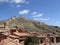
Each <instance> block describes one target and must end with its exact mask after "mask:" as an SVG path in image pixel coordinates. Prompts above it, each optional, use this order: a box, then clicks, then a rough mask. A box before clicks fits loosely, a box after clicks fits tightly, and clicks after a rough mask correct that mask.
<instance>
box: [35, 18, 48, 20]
mask: <svg viewBox="0 0 60 45" xmlns="http://www.w3.org/2000/svg"><path fill="white" fill-rule="evenodd" d="M34 20H37V21H39V20H42V21H48V20H49V18H34Z"/></svg>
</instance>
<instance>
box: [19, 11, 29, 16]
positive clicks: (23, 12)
mask: <svg viewBox="0 0 60 45" xmlns="http://www.w3.org/2000/svg"><path fill="white" fill-rule="evenodd" d="M29 12H30V11H29V10H22V11H19V14H20V15H22V14H28V13H29Z"/></svg>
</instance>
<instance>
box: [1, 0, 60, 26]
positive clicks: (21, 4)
mask: <svg viewBox="0 0 60 45" xmlns="http://www.w3.org/2000/svg"><path fill="white" fill-rule="evenodd" d="M20 15H23V16H24V17H26V18H30V19H32V20H36V21H40V22H44V23H46V24H48V25H56V26H60V0H0V20H5V19H9V18H10V17H12V16H17V17H19V16H20Z"/></svg>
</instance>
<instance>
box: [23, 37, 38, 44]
mask: <svg viewBox="0 0 60 45" xmlns="http://www.w3.org/2000/svg"><path fill="white" fill-rule="evenodd" d="M35 44H39V40H38V38H37V37H36V36H31V37H27V38H26V39H25V42H24V45H35Z"/></svg>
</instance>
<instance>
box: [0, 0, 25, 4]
mask: <svg viewBox="0 0 60 45" xmlns="http://www.w3.org/2000/svg"><path fill="white" fill-rule="evenodd" d="M0 2H8V3H16V4H17V3H25V0H0Z"/></svg>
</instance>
